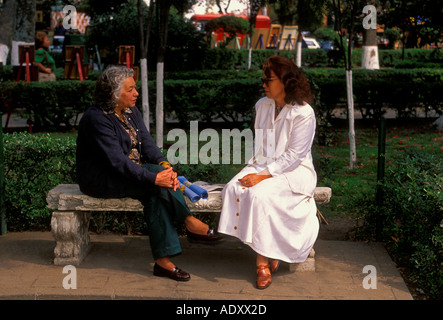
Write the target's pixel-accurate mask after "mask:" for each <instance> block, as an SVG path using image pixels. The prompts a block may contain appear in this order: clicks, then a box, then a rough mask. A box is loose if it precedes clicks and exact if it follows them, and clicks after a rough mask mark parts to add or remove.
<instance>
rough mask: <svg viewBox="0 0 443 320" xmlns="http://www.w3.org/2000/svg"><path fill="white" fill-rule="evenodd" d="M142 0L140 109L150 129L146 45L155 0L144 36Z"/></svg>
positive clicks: (138, 2)
mask: <svg viewBox="0 0 443 320" xmlns="http://www.w3.org/2000/svg"><path fill="white" fill-rule="evenodd" d="M141 1H142V0H138V1H137V9H138V20H139V31H140V75H141V93H142V111H143V122H144V124H145V126H146V128H147V129H148V131H150V115H149V112H150V110H149V94H148V60H147V55H148V45H149V35H150V33H151V26H152V16H153V14H154V6H155V0H151V1H150V4H149V15H148V26H147V28H146V36H144V27H143V9H142V4H141Z"/></svg>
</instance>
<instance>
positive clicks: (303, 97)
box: [263, 56, 313, 105]
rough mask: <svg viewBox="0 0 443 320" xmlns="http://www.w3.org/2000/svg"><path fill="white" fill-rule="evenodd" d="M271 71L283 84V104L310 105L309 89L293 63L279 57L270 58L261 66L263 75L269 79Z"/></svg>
mask: <svg viewBox="0 0 443 320" xmlns="http://www.w3.org/2000/svg"><path fill="white" fill-rule="evenodd" d="M271 71H274V73H275V75H276V76H277V77H278V78H279V79H280V81H281V82H283V84H284V86H285V93H286V96H285V102H286V103H290V104H294V103H295V102H296V103H297V104H299V105H303V104H304V103H305V102H307V103H312V101H313V97H312V92H311V87H310V85H309V82H308V80H307V79H306V76H305V75H304V73H303V71H302V70H301V69H300V68H299V67H297V66H296V65H295V63H294V61H292V60H290V59H288V58H285V57H281V56H272V57H269V58H268V59H266V61H265V63H264V64H263V73H264V74H265V76H266V77H268V78H270V77H271Z"/></svg>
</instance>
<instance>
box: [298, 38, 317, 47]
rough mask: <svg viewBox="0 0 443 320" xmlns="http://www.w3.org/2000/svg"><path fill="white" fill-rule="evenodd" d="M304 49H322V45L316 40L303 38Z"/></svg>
mask: <svg viewBox="0 0 443 320" xmlns="http://www.w3.org/2000/svg"><path fill="white" fill-rule="evenodd" d="M302 48H308V49H320V45H319V44H318V42H317V40H315V39H314V38H306V37H303V42H302Z"/></svg>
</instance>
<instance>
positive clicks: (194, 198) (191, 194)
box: [180, 183, 200, 202]
mask: <svg viewBox="0 0 443 320" xmlns="http://www.w3.org/2000/svg"><path fill="white" fill-rule="evenodd" d="M180 187H185V190H184V194H185V196H187V197H188V198H189V200H191V201H192V202H197V201H198V200H200V196H199V195H198V194H196V193H195V192H194V191H192V190H191V189H189V188H188V187H186V186H185V185H183V184H182V183H180Z"/></svg>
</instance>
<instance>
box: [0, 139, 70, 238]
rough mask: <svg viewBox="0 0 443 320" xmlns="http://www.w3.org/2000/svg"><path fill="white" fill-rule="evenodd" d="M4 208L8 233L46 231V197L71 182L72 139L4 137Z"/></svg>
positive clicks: (48, 221)
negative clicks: (53, 189) (49, 192)
mask: <svg viewBox="0 0 443 320" xmlns="http://www.w3.org/2000/svg"><path fill="white" fill-rule="evenodd" d="M3 140H4V149H5V150H4V156H5V207H6V220H7V225H8V230H10V231H25V230H48V229H49V228H50V219H51V212H50V210H49V209H48V208H47V207H46V205H47V204H46V194H47V192H48V191H49V190H51V189H52V188H54V187H55V186H56V185H58V184H60V183H74V180H75V140H73V139H70V138H58V139H54V138H51V137H50V136H49V135H31V134H29V133H14V134H5V135H4V137H3Z"/></svg>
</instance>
